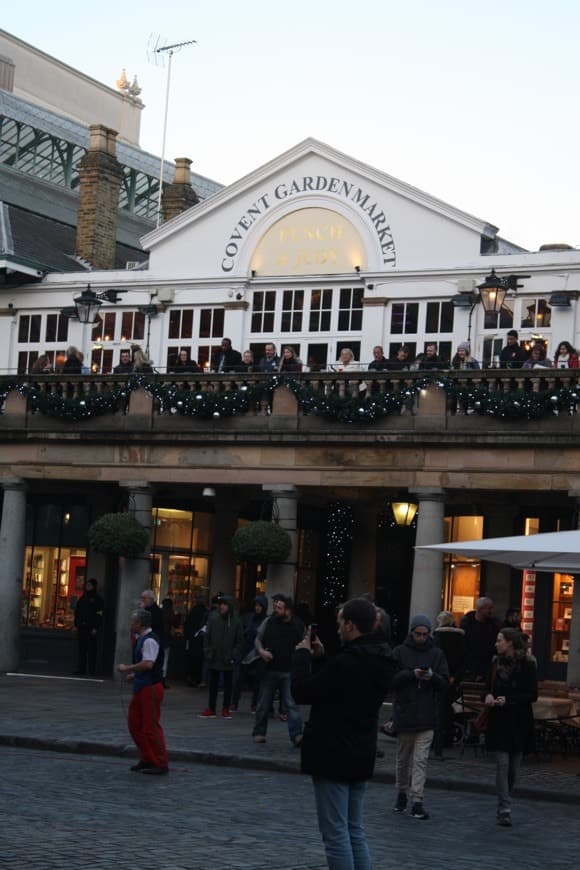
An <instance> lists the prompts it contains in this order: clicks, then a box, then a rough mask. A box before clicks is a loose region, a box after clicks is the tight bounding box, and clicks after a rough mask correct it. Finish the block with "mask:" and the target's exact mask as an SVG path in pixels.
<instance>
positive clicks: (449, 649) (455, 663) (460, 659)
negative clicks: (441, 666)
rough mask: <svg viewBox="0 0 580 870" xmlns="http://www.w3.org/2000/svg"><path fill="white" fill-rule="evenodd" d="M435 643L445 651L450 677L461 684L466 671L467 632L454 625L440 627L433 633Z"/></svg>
mask: <svg viewBox="0 0 580 870" xmlns="http://www.w3.org/2000/svg"><path fill="white" fill-rule="evenodd" d="M433 641H434V643H435V646H437V647H439V649H440V650H443V654H444V656H445V661H446V662H447V667H448V669H449V676H450V677H453V678H454V679H455V681H456V682H459V681H460V680H461V678H462V676H463V671H464V669H465V632H464V631H463V629H462V628H456V627H455V626H454V625H440V626H439V628H436V629H435V631H434V632H433Z"/></svg>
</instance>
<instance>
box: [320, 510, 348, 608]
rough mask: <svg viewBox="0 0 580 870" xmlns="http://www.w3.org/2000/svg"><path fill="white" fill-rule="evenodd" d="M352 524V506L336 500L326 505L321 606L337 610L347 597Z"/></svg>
mask: <svg viewBox="0 0 580 870" xmlns="http://www.w3.org/2000/svg"><path fill="white" fill-rule="evenodd" d="M353 523H354V520H353V513H352V506H351V505H349V504H347V503H346V502H340V501H336V502H332V503H331V504H330V505H329V506H328V513H327V518H326V536H325V559H324V574H323V576H322V578H321V583H320V601H321V604H322V607H329V608H330V607H336V606H337V605H339V604H340V603H341V602H343V601H344V600H345V598H346V592H347V584H348V557H349V553H350V544H351V541H352V536H353Z"/></svg>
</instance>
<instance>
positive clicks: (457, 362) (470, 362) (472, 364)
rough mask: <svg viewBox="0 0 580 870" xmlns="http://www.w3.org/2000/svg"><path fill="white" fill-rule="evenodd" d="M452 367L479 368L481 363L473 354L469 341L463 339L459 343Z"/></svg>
mask: <svg viewBox="0 0 580 870" xmlns="http://www.w3.org/2000/svg"><path fill="white" fill-rule="evenodd" d="M451 368H452V369H478V368H480V365H479V363H478V361H477V360H476V359H473V357H472V356H471V345H470V344H469V342H468V341H461V342H460V343H459V344H458V345H457V352H456V354H455V356H454V357H453V359H452V360H451Z"/></svg>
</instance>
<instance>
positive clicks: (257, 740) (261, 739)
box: [254, 734, 266, 743]
mask: <svg viewBox="0 0 580 870" xmlns="http://www.w3.org/2000/svg"><path fill="white" fill-rule="evenodd" d="M265 742H266V735H265V734H256V735H255V737H254V743H265Z"/></svg>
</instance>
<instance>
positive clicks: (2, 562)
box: [0, 478, 26, 673]
mask: <svg viewBox="0 0 580 870" xmlns="http://www.w3.org/2000/svg"><path fill="white" fill-rule="evenodd" d="M2 489H3V490H4V504H3V507H2V522H1V524H0V600H1V601H2V608H1V609H0V672H2V673H5V672H6V671H14V670H16V668H17V667H18V661H19V658H20V637H19V626H20V608H21V604H22V585H23V584H22V572H23V568H24V529H25V522H26V484H25V482H24V481H23V480H20V479H19V478H6V479H5V480H3V481H2Z"/></svg>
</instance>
